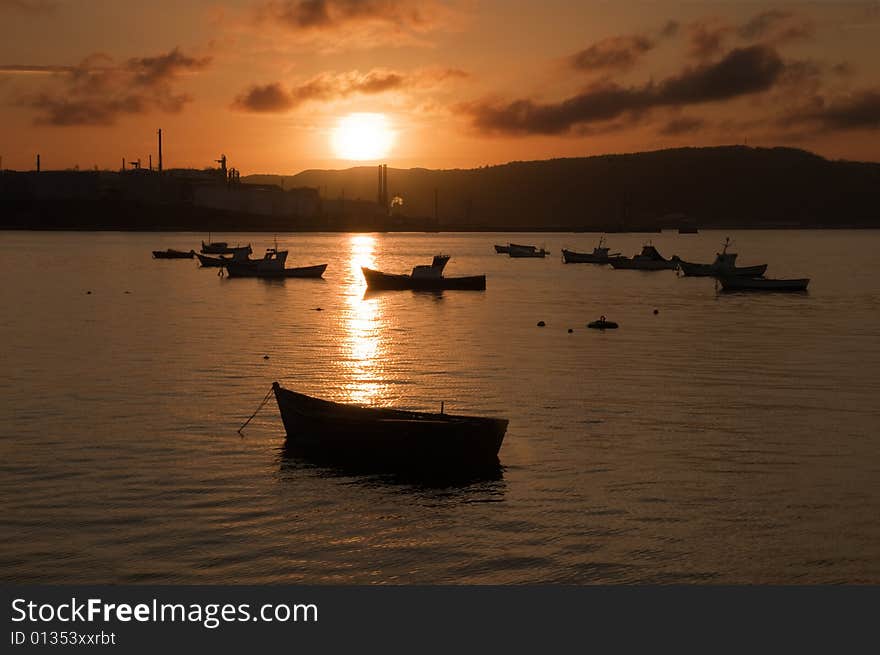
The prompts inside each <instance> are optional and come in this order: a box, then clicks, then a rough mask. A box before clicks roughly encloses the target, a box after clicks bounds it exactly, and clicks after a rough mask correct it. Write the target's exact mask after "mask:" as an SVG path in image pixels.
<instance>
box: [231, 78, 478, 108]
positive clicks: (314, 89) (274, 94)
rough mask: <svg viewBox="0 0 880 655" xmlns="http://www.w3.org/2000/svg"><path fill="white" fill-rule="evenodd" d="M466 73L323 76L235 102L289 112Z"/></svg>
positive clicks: (254, 89) (251, 92) (261, 88)
mask: <svg viewBox="0 0 880 655" xmlns="http://www.w3.org/2000/svg"><path fill="white" fill-rule="evenodd" d="M466 76H467V73H465V72H464V71H461V70H458V69H454V68H444V69H424V70H419V71H415V72H411V73H400V72H397V71H392V70H387V69H374V70H371V71H368V72H366V73H360V72H358V71H351V72H348V73H339V74H337V73H322V74H321V75H318V76H317V77H313V78H312V79H310V80H308V81H307V82H304V83H303V84H300V85H298V86H294V87H291V88H290V89H285V88H284V87H283V86H282V85H281V84H280V83H279V82H273V83H271V84H266V85H254V86H251V87H250V88H249V89H248V90H247V91H245V92H244V93H242V94H240V95H238V96H237V97H236V98H235V100H234V101H233V103H232V106H233V108H234V109H238V110H240V111H250V112H261V113H278V112H285V111H290V110H291V109H294V108H296V107H298V106H299V105H301V104H303V103H305V102H309V101H319V102H320V101H324V102H326V101H330V100H337V99H340V98H346V97H348V96H351V95H355V94H365V95H374V94H379V93H384V92H386V91H396V90H399V89H402V90H411V89H415V88H425V87H429V86H434V85H436V84H441V83H443V82H445V81H446V80H450V79H453V78H460V77H466Z"/></svg>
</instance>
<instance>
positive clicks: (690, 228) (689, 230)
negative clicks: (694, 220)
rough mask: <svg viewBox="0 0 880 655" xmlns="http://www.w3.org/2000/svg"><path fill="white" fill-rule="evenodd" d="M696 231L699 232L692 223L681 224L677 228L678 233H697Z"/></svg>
mask: <svg viewBox="0 0 880 655" xmlns="http://www.w3.org/2000/svg"><path fill="white" fill-rule="evenodd" d="M698 232H699V230H698V229H697V228H696V227H694V226H692V225H691V226H688V225H686V226H682V227H680V228H678V233H679V234H697V233H698Z"/></svg>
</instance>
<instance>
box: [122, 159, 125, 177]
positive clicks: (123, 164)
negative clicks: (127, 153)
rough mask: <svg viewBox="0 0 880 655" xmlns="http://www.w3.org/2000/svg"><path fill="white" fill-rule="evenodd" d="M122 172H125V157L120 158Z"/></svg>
mask: <svg viewBox="0 0 880 655" xmlns="http://www.w3.org/2000/svg"><path fill="white" fill-rule="evenodd" d="M122 172H123V173H124V172H125V157H123V158H122Z"/></svg>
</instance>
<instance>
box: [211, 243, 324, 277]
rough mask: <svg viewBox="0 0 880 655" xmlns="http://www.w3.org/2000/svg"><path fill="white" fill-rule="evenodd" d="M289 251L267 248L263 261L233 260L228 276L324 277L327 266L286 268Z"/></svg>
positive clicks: (227, 268) (228, 269) (228, 265)
mask: <svg viewBox="0 0 880 655" xmlns="http://www.w3.org/2000/svg"><path fill="white" fill-rule="evenodd" d="M287 255H288V251H287V250H278V249H277V248H267V249H266V254H265V255H263V258H262V259H255V260H248V261H245V262H242V261H234V260H231V261H229V262H226V264H225V267H226V275H227V276H229V277H262V278H288V277H305V278H319V277H322V276H323V275H324V271H325V270H326V268H327V264H318V265H316V266H301V267H299V268H285V267H284V264H285V262H286V261H287Z"/></svg>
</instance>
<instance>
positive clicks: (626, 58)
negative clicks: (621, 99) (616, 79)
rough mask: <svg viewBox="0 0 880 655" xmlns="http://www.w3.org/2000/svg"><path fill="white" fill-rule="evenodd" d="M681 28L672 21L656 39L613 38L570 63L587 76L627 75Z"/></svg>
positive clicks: (643, 35) (575, 56) (646, 36)
mask: <svg viewBox="0 0 880 655" xmlns="http://www.w3.org/2000/svg"><path fill="white" fill-rule="evenodd" d="M678 27H679V25H678V23H677V22H676V21H674V20H670V21H667V22H666V23H665V24H664V25H663V27H661V28H660V29H659V30H657V31H656V34H654V35H652V34H650V33H641V34H625V35H620V36H610V37H607V38H604V39H601V40H600V41H596V43H594V44H592V45H591V46H589V47H588V48H585V49H583V50H581V51H580V52H576V53H575V54H573V55H571V56H570V57H568V58H567V61H568V64H569V65H570V66H571V67H572V68H574V69H575V70H579V71H584V72H593V71H626V70H629V69H631V68H632V67H633V66H635V64H636V63H637V62H638V60H639V59H641V58H642V56H643V55H644V54H646V53H648V52H650V51H651V50H653V49H654V48H656V47H657V45H658V44H659V42H660V40H661V39H666V38H670V37H673V36H675V35H676V34H677V33H678Z"/></svg>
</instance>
